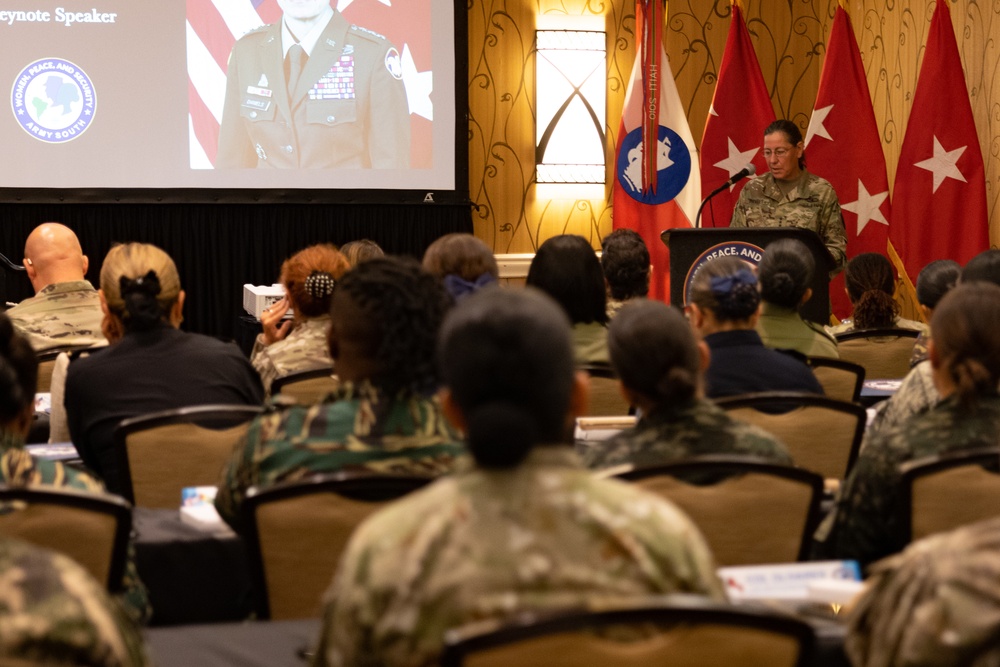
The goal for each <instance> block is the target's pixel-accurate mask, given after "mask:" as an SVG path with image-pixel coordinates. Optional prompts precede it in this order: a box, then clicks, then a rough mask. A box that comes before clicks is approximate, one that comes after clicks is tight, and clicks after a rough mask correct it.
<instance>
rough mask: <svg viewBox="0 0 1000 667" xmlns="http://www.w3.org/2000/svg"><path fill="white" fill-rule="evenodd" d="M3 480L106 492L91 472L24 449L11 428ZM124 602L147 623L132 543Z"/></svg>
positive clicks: (4, 437) (5, 440)
mask: <svg viewBox="0 0 1000 667" xmlns="http://www.w3.org/2000/svg"><path fill="white" fill-rule="evenodd" d="M0 482H2V483H4V484H7V485H9V486H16V487H30V486H54V487H57V488H59V487H63V488H69V489H77V490H80V491H87V492H90V493H95V494H101V495H103V494H104V493H105V490H104V484H102V483H101V482H100V481H99V480H97V479H96V478H94V477H92V476H91V475H89V474H87V473H84V472H80V471H78V470H74V469H73V468H69V467H67V466H64V465H63V464H62V463H59V462H58V461H49V460H46V459H39V458H35V457H34V456H32V455H31V454H29V453H28V452H27V451H25V450H24V439H23V438H22V437H21V436H19V435H15V434H14V433H12V432H9V431H2V432H0ZM121 602H122V606H123V607H124V609H125V612H126V613H127V614H128V615H129V616H130V617H131V618H132V620H133V621H135V622H137V623H145V622H146V621H148V620H149V618H150V617H151V616H152V614H153V610H152V607H150V605H149V596H148V594H147V592H146V586H145V584H143V583H142V580H141V579H140V578H139V572H138V571H137V570H136V568H135V554H134V550H133V546H132V544H131V543H130V544H129V556H128V561H127V563H126V565H125V574H124V577H123V579H122V593H121Z"/></svg>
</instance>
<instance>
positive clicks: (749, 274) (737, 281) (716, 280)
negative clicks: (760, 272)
mask: <svg viewBox="0 0 1000 667" xmlns="http://www.w3.org/2000/svg"><path fill="white" fill-rule="evenodd" d="M756 284H757V276H755V275H754V274H753V271H751V270H750V269H747V268H742V269H740V270H739V271H737V272H736V273H734V274H733V275H731V276H715V277H713V278H712V279H711V280H710V281H709V286H710V287H711V288H712V294H714V295H715V296H723V295H725V294H729V293H730V292H732V291H733V290H734V289H736V288H737V287H740V286H741V285H756Z"/></svg>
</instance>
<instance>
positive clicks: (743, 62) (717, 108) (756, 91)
mask: <svg viewBox="0 0 1000 667" xmlns="http://www.w3.org/2000/svg"><path fill="white" fill-rule="evenodd" d="M773 121H774V107H772V106H771V96H770V95H769V94H768V92H767V86H766V85H765V83H764V76H763V75H762V74H761V73H760V64H759V63H758V62H757V54H756V53H755V52H754V50H753V42H751V41H750V33H749V31H747V24H746V21H745V20H744V19H743V12H742V11H741V10H740V4H739V2H738V1H737V0H732V17H731V19H730V23H729V36H728V37H727V38H726V49H725V51H723V53H722V62H721V64H720V65H719V79H718V81H717V82H716V84H715V94H714V95H713V97H712V106H711V107H710V108H709V110H708V121H707V122H706V123H705V133H704V134H703V135H702V138H701V189H702V192H705V193H708V192H711V191H712V190H714V189H715V188H717V187H719V186H720V185H722V184H723V183H725V182H726V181H727V180H729V178H730V177H731V176H733V175H734V174H735V173H737V172H738V171H741V170H742V169H743V168H745V167H746V166H747V165H748V164H749V163H751V162H752V163H753V164H754V165H755V166H756V167H757V173H758V174H763V173H765V172H767V163H766V162H765V161H764V156H763V155H762V154H761V151H760V149H761V146H762V145H763V142H764V128H766V127H767V126H768V125H770V124H771V123H772V122H773ZM747 182H748V180H747V179H745V180H742V181H740V182H739V183H736V184H734V185H733V186H731V187H730V188H729V189H728V191H726V190H723V191H722V192H720V193H719V194H717V195H715V196H714V197H712V199H711V200H709V202H708V203H707V204H706V205H705V209H704V210H703V211H702V214H701V226H702V227H728V226H729V221H730V219H731V218H732V217H733V207H734V206H736V200H737V199H739V196H740V191H741V190H742V189H743V186H744V185H746V184H747Z"/></svg>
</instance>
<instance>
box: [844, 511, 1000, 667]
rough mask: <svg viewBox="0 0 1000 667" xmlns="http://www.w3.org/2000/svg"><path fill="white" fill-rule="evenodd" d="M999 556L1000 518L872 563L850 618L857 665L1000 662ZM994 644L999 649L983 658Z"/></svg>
mask: <svg viewBox="0 0 1000 667" xmlns="http://www.w3.org/2000/svg"><path fill="white" fill-rule="evenodd" d="M997 554H1000V518H997V519H989V520H987V521H982V522H980V523H976V524H972V525H969V526H965V527H964V528H959V529H958V530H955V531H952V532H948V533H941V534H938V535H932V536H930V537H928V538H925V539H923V540H920V541H919V542H914V543H913V544H911V545H910V546H909V547H907V548H906V551H904V552H903V553H901V554H898V555H896V556H893V557H891V558H887V559H885V560H883V561H881V562H879V563H876V564H875V565H874V566H872V576H871V577H870V578H869V580H868V585H867V587H866V589H865V592H864V593H863V594H862V596H861V597H860V599H859V600H858V601H857V602H856V603H855V605H854V606H853V609H852V611H851V615H850V617H849V629H848V635H847V639H846V640H845V643H844V648H845V650H846V652H847V654H848V656H849V657H850V658H851V664H852V665H856V666H857V667H895V666H896V665H925V666H930V665H940V666H941V667H944V666H946V665H970V666H973V667H986V666H987V665H998V664H1000V647H998V646H997V644H996V631H997V628H998V627H1000V558H997ZM991 641H992V647H993V648H992V650H990V651H989V652H988V653H982V654H981V653H980V651H981V650H982V649H983V648H984V647H985V646H988V645H989V644H990V642H991ZM976 656H978V659H977V660H973V658H974V657H976Z"/></svg>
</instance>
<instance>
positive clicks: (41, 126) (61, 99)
mask: <svg viewBox="0 0 1000 667" xmlns="http://www.w3.org/2000/svg"><path fill="white" fill-rule="evenodd" d="M10 101H11V108H12V109H13V111H14V118H16V119H17V122H18V124H19V125H20V126H21V128H22V129H23V130H24V131H25V132H27V133H28V134H30V135H31V136H33V137H34V138H35V139H38V140H39V141H44V142H46V143H50V144H61V143H65V142H67V141H73V140H74V139H76V138H77V137H79V136H80V135H81V134H83V133H84V132H86V130H87V128H88V127H90V124H91V123H92V122H93V120H94V112H95V111H96V110H97V96H96V95H95V94H94V84H93V83H91V81H90V77H88V76H87V75H86V73H84V71H83V70H82V69H80V68H79V67H77V66H76V65H74V64H73V63H71V62H70V61H68V60H62V59H60V58H42V59H41V60H36V61H35V62H33V63H31V64H30V65H28V66H27V67H25V68H24V69H23V70H21V73H20V74H18V75H17V78H16V79H14V86H13V88H12V89H11V94H10Z"/></svg>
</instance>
